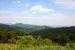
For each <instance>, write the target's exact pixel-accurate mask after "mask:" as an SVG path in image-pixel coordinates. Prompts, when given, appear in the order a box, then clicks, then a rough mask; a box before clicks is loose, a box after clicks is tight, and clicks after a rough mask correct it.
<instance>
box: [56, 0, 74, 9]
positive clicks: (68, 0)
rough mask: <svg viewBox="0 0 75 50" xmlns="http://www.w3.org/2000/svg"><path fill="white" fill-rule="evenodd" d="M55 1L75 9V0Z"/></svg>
mask: <svg viewBox="0 0 75 50" xmlns="http://www.w3.org/2000/svg"><path fill="white" fill-rule="evenodd" d="M55 3H56V4H59V5H61V6H63V7H64V8H67V9H75V0H55Z"/></svg>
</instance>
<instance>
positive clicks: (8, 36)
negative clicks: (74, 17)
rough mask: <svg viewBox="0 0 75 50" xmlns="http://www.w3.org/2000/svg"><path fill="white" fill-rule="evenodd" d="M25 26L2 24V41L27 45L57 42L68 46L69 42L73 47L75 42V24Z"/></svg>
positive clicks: (0, 39)
mask: <svg viewBox="0 0 75 50" xmlns="http://www.w3.org/2000/svg"><path fill="white" fill-rule="evenodd" d="M25 26H26V25H21V26H20V25H6V24H0V43H7V44H20V45H27V46H30V45H32V46H36V45H50V46H52V45H57V44H58V45H61V46H66V44H67V43H69V44H70V46H71V47H73V46H72V43H75V26H71V27H56V28H51V27H49V26H45V27H44V26H34V25H32V26H26V27H25ZM23 27H24V28H23ZM25 28H26V29H25ZM27 28H28V29H27ZM20 29H21V30H20ZM23 29H25V30H26V31H25V30H23ZM35 29H36V30H35ZM33 30H34V31H33Z"/></svg>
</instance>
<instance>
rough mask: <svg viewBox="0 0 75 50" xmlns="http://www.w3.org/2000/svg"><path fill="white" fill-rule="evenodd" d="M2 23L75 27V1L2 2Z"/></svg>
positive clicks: (7, 0) (25, 0)
mask: <svg viewBox="0 0 75 50" xmlns="http://www.w3.org/2000/svg"><path fill="white" fill-rule="evenodd" d="M0 23H5V24H7V23H23V24H31V25H47V26H75V0H0Z"/></svg>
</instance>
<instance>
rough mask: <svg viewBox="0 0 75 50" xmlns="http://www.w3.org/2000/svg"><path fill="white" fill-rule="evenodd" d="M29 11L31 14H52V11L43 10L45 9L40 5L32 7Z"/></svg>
mask: <svg viewBox="0 0 75 50" xmlns="http://www.w3.org/2000/svg"><path fill="white" fill-rule="evenodd" d="M31 11H32V12H33V13H37V12H39V13H41V12H42V13H49V12H54V10H53V9H49V8H45V7H43V6H42V5H36V6H33V7H32V8H31Z"/></svg>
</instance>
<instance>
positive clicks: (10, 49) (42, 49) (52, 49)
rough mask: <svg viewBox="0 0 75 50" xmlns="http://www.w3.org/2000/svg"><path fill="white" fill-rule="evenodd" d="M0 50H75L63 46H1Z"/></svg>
mask: <svg viewBox="0 0 75 50" xmlns="http://www.w3.org/2000/svg"><path fill="white" fill-rule="evenodd" d="M0 50H75V49H73V48H71V47H62V46H35V47H34V46H30V47H20V46H19V45H14V44H0Z"/></svg>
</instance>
